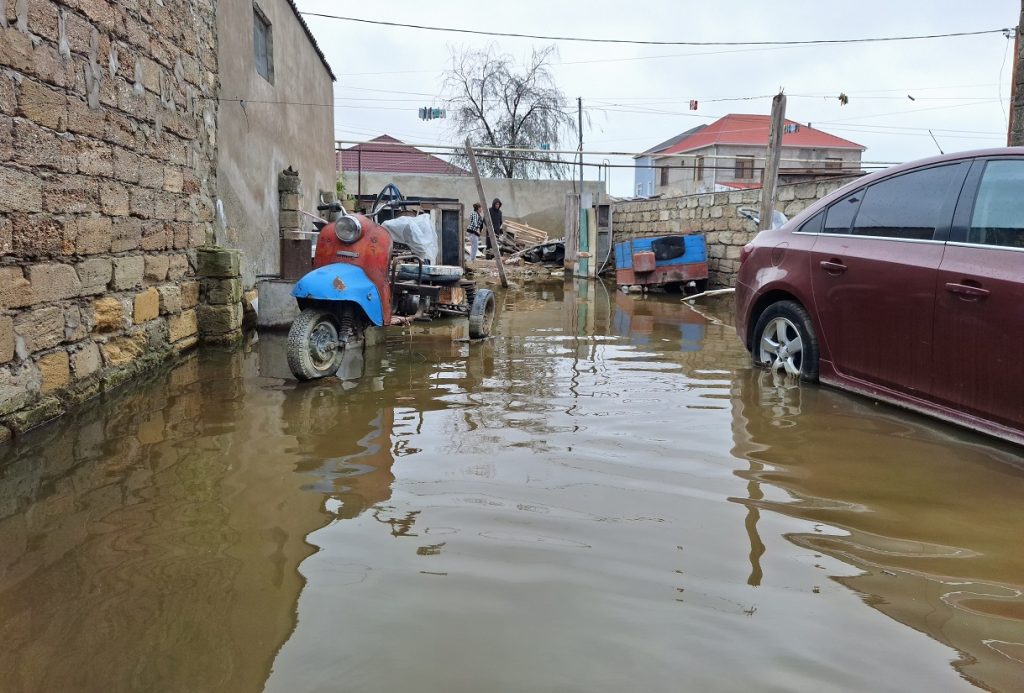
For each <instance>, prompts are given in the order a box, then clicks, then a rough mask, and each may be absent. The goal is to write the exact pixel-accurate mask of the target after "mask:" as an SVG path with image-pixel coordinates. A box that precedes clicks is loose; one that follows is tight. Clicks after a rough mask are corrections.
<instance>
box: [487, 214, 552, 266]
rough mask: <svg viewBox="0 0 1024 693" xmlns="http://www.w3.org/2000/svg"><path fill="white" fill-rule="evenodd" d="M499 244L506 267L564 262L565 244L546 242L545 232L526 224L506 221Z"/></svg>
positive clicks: (546, 234) (546, 235)
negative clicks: (525, 263)
mask: <svg viewBox="0 0 1024 693" xmlns="http://www.w3.org/2000/svg"><path fill="white" fill-rule="evenodd" d="M500 243H501V255H502V257H503V258H504V260H505V261H504V264H506V265H519V264H521V263H523V262H527V263H534V264H545V265H562V264H563V263H564V261H565V244H564V243H563V242H562V240H561V239H556V240H548V233H547V231H544V230H542V229H538V228H534V227H532V226H530V225H528V224H520V223H519V222H515V221H506V222H505V232H504V233H503V234H502V236H501V239H500Z"/></svg>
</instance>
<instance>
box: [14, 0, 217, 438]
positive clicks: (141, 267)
mask: <svg viewBox="0 0 1024 693" xmlns="http://www.w3.org/2000/svg"><path fill="white" fill-rule="evenodd" d="M216 89H217V55H216V34H215V17H214V9H213V3H211V2H210V1H209V0H164V1H163V2H158V1H155V0H131V1H128V2H124V1H122V2H112V1H110V0H88V1H85V0H32V1H30V2H25V1H24V0H19V1H18V2H10V1H8V2H0V253H2V255H0V423H2V424H3V426H0V438H2V437H6V436H7V435H9V429H10V430H15V431H21V430H24V429H27V428H29V427H31V426H33V425H35V424H37V423H40V422H41V421H43V420H46V419H48V418H52V417H54V416H56V415H58V414H60V413H61V412H63V411H64V410H65V409H66V408H68V407H69V406H71V405H72V404H74V403H76V402H79V401H82V400H83V399H85V398H87V397H89V396H92V395H95V394H97V393H98V392H101V391H102V390H104V389H106V388H109V387H113V386H115V385H117V384H119V383H121V382H123V381H124V380H126V379H127V378H129V377H131V376H132V375H133V374H135V373H136V372H138V370H139V369H141V368H143V367H145V366H147V365H150V364H154V363H156V362H159V361H161V360H163V359H165V358H167V357H168V356H170V355H173V354H174V353H175V352H180V351H182V350H184V349H186V348H188V347H190V346H192V345H193V344H195V343H196V339H197V337H196V333H197V325H196V310H195V306H196V305H197V303H198V301H199V284H198V283H197V282H196V281H195V280H194V279H193V276H194V271H193V267H192V264H191V261H190V256H189V251H190V249H192V248H194V247H196V246H198V245H201V244H202V243H204V242H205V240H206V238H207V234H208V233H212V224H211V222H212V219H213V203H212V191H213V189H214V185H215V171H214V168H213V162H214V160H215V156H216V147H215V128H216V123H217V101H216V100H215V99H214V98H213V97H214V96H215V95H216Z"/></svg>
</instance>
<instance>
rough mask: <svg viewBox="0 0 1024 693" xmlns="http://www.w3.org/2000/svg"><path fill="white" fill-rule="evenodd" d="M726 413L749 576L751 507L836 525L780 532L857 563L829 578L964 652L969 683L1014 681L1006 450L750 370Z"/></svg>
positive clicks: (1016, 639) (1017, 619) (1015, 606)
mask: <svg viewBox="0 0 1024 693" xmlns="http://www.w3.org/2000/svg"><path fill="white" fill-rule="evenodd" d="M732 407H733V422H732V426H733V440H734V448H733V450H732V453H733V455H734V456H735V457H737V458H738V459H740V460H744V461H745V466H746V468H743V469H740V470H738V471H737V472H736V473H737V475H738V476H740V477H742V478H744V479H747V480H748V482H749V483H748V485H747V493H746V497H742V498H732V499H731V500H733V501H736V502H739V503H742V504H744V505H746V506H747V510H748V515H747V518H746V529H747V533H748V536H749V539H750V561H751V568H750V579H749V581H750V582H751V584H759V583H760V581H761V579H762V577H763V576H762V561H761V556H762V555H763V553H764V551H765V548H764V543H763V542H762V540H761V537H760V536H759V534H758V522H759V518H760V513H763V512H764V511H765V510H770V511H774V512H777V513H780V514H784V515H788V516H791V517H795V518H798V519H802V520H805V521H807V522H810V523H823V525H829V526H831V527H834V528H838V529H839V530H840V531H839V532H834V531H832V532H829V531H818V529H821V526H819V527H816V529H815V531H805V532H803V533H800V532H794V533H791V534H787V535H786V538H787V539H788V540H789V541H791V542H793V543H794V544H796V545H797V546H801V547H806V548H807V549H810V550H812V551H814V552H816V553H822V554H826V555H829V556H832V557H833V558H836V559H838V560H839V561H842V562H843V563H846V564H853V565H854V566H856V567H857V568H859V569H860V570H861V571H863V572H861V573H859V574H855V575H852V576H850V575H846V574H844V575H843V576H834V577H832V579H833V580H835V581H836V582H839V583H841V584H843V585H845V586H846V587H848V588H849V589H851V590H853V591H855V592H856V593H857V594H859V595H862V598H863V600H864V602H865V603H867V604H869V605H870V606H872V607H873V608H875V609H878V610H879V611H881V612H882V613H884V614H886V615H888V616H889V617H891V618H893V619H895V620H897V621H899V622H901V623H904V624H906V625H908V626H910V627H911V628H913V629H915V630H918V631H920V632H922V633H925V634H927V635H929V636H930V637H932V638H933V639H935V640H937V641H939V642H941V643H944V644H946V645H948V646H949V647H952V648H955V649H956V650H957V651H959V652H961V653H964V654H963V656H962V657H961V658H959V660H958V661H956V662H954V664H953V666H954V667H955V668H956V669H957V670H958V671H959V672H960V673H961V674H962V675H963V676H964V677H965V678H967V679H968V680H970V681H972V682H974V683H975V684H976V685H979V686H980V687H982V688H985V689H989V690H1015V689H1017V688H1019V684H1020V680H1021V679H1020V674H1021V669H1020V666H1021V665H1020V660H1021V657H1020V655H1021V654H1024V646H1022V645H1021V640H1022V638H1021V634H1022V633H1024V582H1022V579H1024V578H1022V576H1024V555H1021V554H1020V552H1017V553H1016V554H1012V553H1011V554H1008V553H1007V551H1008V547H1012V546H1015V545H1017V544H1018V543H1019V538H1020V536H1022V535H1024V516H1022V515H1021V513H1020V498H1021V494H1022V492H1024V479H1022V478H1021V475H1020V474H1017V473H1014V472H1013V470H1010V469H1009V468H1008V465H1011V464H1017V465H1019V464H1020V461H1019V457H1018V456H1017V455H1015V454H1013V453H1012V452H1010V449H1009V448H1008V447H1007V448H1002V447H998V446H987V445H983V444H979V443H978V442H975V444H968V443H964V442H962V441H960V440H959V439H958V438H959V436H957V435H950V433H949V432H947V430H946V429H945V428H944V427H943V426H942V425H941V424H936V423H933V422H930V421H928V420H927V419H922V418H917V417H908V416H906V415H905V414H902V413H900V412H898V411H895V410H891V409H887V408H884V407H883V408H879V407H877V406H874V405H872V404H870V403H868V402H866V401H864V400H862V399H860V398H857V397H853V396H850V395H847V394H845V393H842V392H837V391H834V390H829V389H825V388H807V387H801V386H800V384H799V383H798V382H797V381H795V380H793V379H791V378H788V377H787V376H785V375H784V374H778V373H772V372H771V371H763V370H760V369H754V370H750V371H741V372H739V373H738V374H737V377H736V380H735V381H734V391H733V399H732ZM894 461H898V464H894ZM965 467H968V468H971V469H972V471H970V472H969V474H970V475H971V476H972V478H971V479H970V481H969V482H968V481H967V479H966V477H965V474H964V469H965ZM766 484H767V485H770V486H771V487H774V488H776V489H781V490H783V491H784V492H785V495H784V496H783V498H782V499H779V500H773V499H777V498H779V494H778V493H777V492H776V493H765V492H764V490H763V487H764V486H765V485H766ZM958 490H959V491H962V492H960V493H958V492H957V491H958ZM979 500H981V501H982V502H979ZM1015 659H1016V660H1017V661H1016V662H1015V661H1014V660H1015Z"/></svg>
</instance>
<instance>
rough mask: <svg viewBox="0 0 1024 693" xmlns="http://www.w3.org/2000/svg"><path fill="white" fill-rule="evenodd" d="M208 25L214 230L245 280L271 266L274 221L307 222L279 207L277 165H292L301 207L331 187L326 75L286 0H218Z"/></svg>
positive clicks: (275, 253) (276, 259) (312, 207)
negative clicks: (211, 32)
mask: <svg viewBox="0 0 1024 693" xmlns="http://www.w3.org/2000/svg"><path fill="white" fill-rule="evenodd" d="M217 30H218V39H219V44H218V50H217V55H218V63H219V73H220V124H219V128H218V150H217V180H218V186H217V224H216V225H217V236H218V238H217V240H218V241H219V242H220V243H223V244H225V245H228V246H230V247H233V248H238V249H239V250H241V251H242V252H243V259H242V278H243V282H244V284H245V287H246V288H251V287H252V286H253V285H254V284H255V281H256V277H257V276H259V275H274V276H276V275H278V274H279V273H280V271H281V249H282V243H281V238H282V231H281V230H282V228H285V229H291V228H295V227H299V228H306V227H310V225H309V224H308V223H305V222H302V221H301V220H299V221H296V220H295V219H294V218H292V219H285V218H284V217H287V216H291V217H295V216H296V215H295V213H294V210H290V211H291V214H290V215H289V214H288V212H289V210H285V212H286V213H285V214H284V215H282V210H281V205H280V195H279V190H278V176H279V174H280V173H281V172H282V171H284V170H286V169H288V168H289V167H290V168H292V169H293V170H295V171H297V172H298V174H299V178H300V180H301V193H300V199H299V203H298V209H300V210H303V211H306V212H310V213H316V206H317V204H318V200H319V194H320V192H321V191H327V192H332V193H333V192H334V191H335V185H336V178H335V164H334V91H333V84H334V79H335V77H334V73H333V72H332V71H331V67H330V65H328V64H327V60H326V59H325V58H324V55H323V53H322V52H321V51H320V48H319V47H318V46H317V43H316V40H315V39H314V38H313V35H312V33H310V31H309V27H308V26H306V23H305V21H304V20H303V19H302V16H301V15H300V14H299V10H298V8H297V7H296V5H295V3H294V2H293V0H256V1H255V2H248V1H246V0H234V1H233V2H221V3H219V6H218V10H217ZM310 230H311V227H310ZM289 240H290V239H289ZM284 245H285V247H286V248H287V246H288V244H284ZM285 252H286V253H287V252H288V250H285Z"/></svg>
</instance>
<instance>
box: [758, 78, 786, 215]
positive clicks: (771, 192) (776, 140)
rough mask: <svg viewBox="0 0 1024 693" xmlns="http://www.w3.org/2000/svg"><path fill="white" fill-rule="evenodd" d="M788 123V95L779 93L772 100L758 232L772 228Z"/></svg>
mask: <svg viewBox="0 0 1024 693" xmlns="http://www.w3.org/2000/svg"><path fill="white" fill-rule="evenodd" d="M785 123H786V95H785V94H783V93H782V92H779V93H778V94H776V95H775V98H774V99H772V122H771V130H770V131H769V133H768V153H767V155H766V156H765V160H764V176H762V180H761V222H760V224H759V225H758V230H759V231H763V230H765V229H770V228H771V227H772V214H773V213H774V212H775V199H776V187H777V184H778V182H779V158H780V156H781V154H782V131H783V129H784V127H785Z"/></svg>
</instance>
